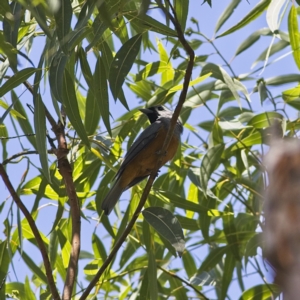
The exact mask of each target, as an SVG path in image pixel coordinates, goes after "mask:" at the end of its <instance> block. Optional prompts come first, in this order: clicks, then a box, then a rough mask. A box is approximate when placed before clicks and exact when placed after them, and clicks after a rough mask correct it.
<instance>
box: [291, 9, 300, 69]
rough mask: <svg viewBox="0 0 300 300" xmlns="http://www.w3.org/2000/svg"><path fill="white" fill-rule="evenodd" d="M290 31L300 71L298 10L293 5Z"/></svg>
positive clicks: (294, 54)
mask: <svg viewBox="0 0 300 300" xmlns="http://www.w3.org/2000/svg"><path fill="white" fill-rule="evenodd" d="M288 29H289V37H290V43H291V47H292V50H293V56H294V60H295V63H296V65H297V67H298V69H299V70H300V34H299V28H298V15H297V8H296V7H295V6H294V5H292V7H291V10H290V13H289V18H288Z"/></svg>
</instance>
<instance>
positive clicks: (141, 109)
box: [139, 108, 152, 115]
mask: <svg viewBox="0 0 300 300" xmlns="http://www.w3.org/2000/svg"><path fill="white" fill-rule="evenodd" d="M139 111H141V112H142V113H143V114H145V115H147V114H150V113H152V110H151V109H149V108H140V109H139Z"/></svg>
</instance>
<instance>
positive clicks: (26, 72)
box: [0, 68, 37, 97]
mask: <svg viewBox="0 0 300 300" xmlns="http://www.w3.org/2000/svg"><path fill="white" fill-rule="evenodd" d="M36 71H37V69H36V68H26V69H23V70H21V71H19V72H17V73H15V74H14V75H13V76H12V77H10V78H9V79H8V80H7V81H6V82H5V83H4V84H3V85H2V86H1V87H0V97H2V96H4V95H5V94H6V93H7V92H9V91H11V90H12V89H14V88H15V87H17V86H18V85H20V84H21V83H23V82H24V81H26V80H27V79H28V78H29V77H30V76H32V75H33V74H34V73H35V72H36Z"/></svg>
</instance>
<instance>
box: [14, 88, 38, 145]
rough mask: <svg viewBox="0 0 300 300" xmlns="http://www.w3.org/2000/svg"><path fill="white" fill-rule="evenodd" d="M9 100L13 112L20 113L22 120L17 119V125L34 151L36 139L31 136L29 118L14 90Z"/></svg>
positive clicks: (31, 130)
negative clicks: (12, 104) (12, 105)
mask: <svg viewBox="0 0 300 300" xmlns="http://www.w3.org/2000/svg"><path fill="white" fill-rule="evenodd" d="M11 98H12V102H13V103H14V108H15V110H16V111H17V112H18V113H20V114H21V115H22V116H23V117H24V119H23V118H22V119H18V123H19V125H20V127H21V128H22V131H23V132H24V133H25V134H26V135H27V136H26V137H27V139H28V141H29V142H30V143H31V145H32V146H33V147H34V148H35V149H36V139H35V136H32V135H33V129H32V127H31V123H30V122H29V118H28V116H27V114H26V111H25V109H24V107H23V105H22V103H21V101H20V99H19V98H18V97H17V95H16V93H15V92H14V90H12V91H11Z"/></svg>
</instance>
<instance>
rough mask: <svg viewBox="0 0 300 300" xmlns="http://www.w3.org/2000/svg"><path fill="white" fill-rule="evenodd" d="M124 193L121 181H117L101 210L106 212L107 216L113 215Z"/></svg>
mask: <svg viewBox="0 0 300 300" xmlns="http://www.w3.org/2000/svg"><path fill="white" fill-rule="evenodd" d="M123 192H124V188H122V187H121V186H120V182H119V180H117V181H116V182H115V183H114V185H113V187H112V188H111V189H110V191H109V192H108V194H107V195H106V197H105V198H104V200H103V202H102V205H101V208H102V209H103V210H104V212H105V214H106V215H109V214H110V213H111V211H112V210H113V208H114V206H115V205H116V203H117V202H118V200H119V199H120V197H121V195H122V193H123Z"/></svg>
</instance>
